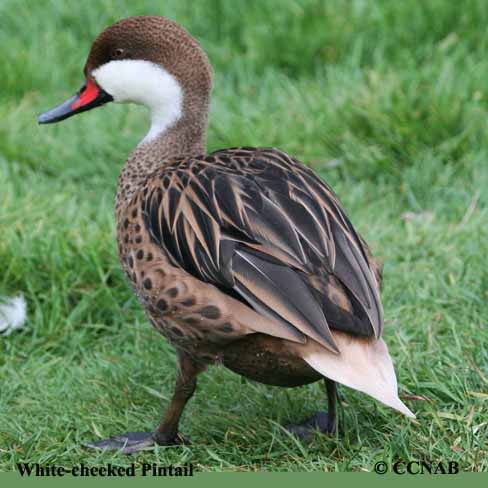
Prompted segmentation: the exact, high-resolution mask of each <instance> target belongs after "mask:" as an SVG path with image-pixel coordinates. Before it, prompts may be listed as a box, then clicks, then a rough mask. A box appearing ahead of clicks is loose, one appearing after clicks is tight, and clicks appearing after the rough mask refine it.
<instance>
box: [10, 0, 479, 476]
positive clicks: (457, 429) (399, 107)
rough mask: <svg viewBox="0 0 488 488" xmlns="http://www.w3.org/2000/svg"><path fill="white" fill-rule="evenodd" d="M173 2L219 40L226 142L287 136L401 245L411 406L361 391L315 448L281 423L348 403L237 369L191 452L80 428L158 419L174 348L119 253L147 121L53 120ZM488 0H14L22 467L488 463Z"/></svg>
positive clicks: (362, 221)
mask: <svg viewBox="0 0 488 488" xmlns="http://www.w3.org/2000/svg"><path fill="white" fill-rule="evenodd" d="M144 13H158V14H163V15H167V16H169V17H171V18H173V19H175V20H177V21H178V22H180V23H181V24H183V25H184V26H185V27H186V28H187V29H188V30H189V31H190V32H192V33H193V34H194V35H195V36H196V37H197V38H198V39H199V40H200V41H201V43H202V44H203V46H204V48H205V49H206V50H207V52H208V53H209V56H210V59H211V61H212V64H213V66H214V70H215V87H214V94H213V105H212V113H211V123H210V130H209V141H208V146H209V149H216V148H219V147H226V146H233V145H274V146H278V147H280V148H282V149H284V150H286V151H288V152H290V153H292V154H294V155H296V156H297V157H299V158H301V159H302V160H303V161H305V162H307V163H309V164H310V165H312V166H313V167H315V168H316V169H317V170H318V171H320V173H321V175H323V177H324V178H325V179H326V180H327V181H328V182H329V183H330V184H332V186H333V187H334V189H335V190H336V192H337V193H338V194H339V196H340V198H341V200H342V202H343V204H344V206H345V207H346V209H348V212H349V214H350V217H351V219H352V221H353V222H354V223H355V225H356V227H357V228H358V229H359V230H360V232H361V233H362V234H363V235H364V237H365V238H366V240H367V241H368V242H369V243H370V244H371V246H372V248H373V250H374V252H375V254H377V255H378V256H380V257H381V258H382V259H383V260H384V262H385V270H384V271H385V281H384V291H383V301H384V308H385V316H386V323H387V327H386V330H385V337H386V341H387V343H388V344H389V347H390V352H391V354H392V356H393V358H394V361H395V365H396V370H397V374H398V379H399V384H400V391H401V395H421V396H423V397H425V398H426V399H427V400H425V401H411V400H406V402H407V404H408V405H409V407H410V408H411V409H412V410H414V411H415V412H416V413H417V416H418V420H417V421H416V422H411V421H409V420H408V419H405V418H403V417H401V416H399V415H397V414H395V413H393V412H392V411H390V410H388V409H386V408H383V407H382V406H380V405H378V404H377V403H375V402H374V401H373V400H371V399H369V398H366V397H365V396H363V395H361V394H359V393H355V392H352V391H350V390H347V389H346V388H342V389H341V393H342V407H341V412H342V413H341V416H342V418H343V422H344V425H345V430H344V432H343V433H341V435H340V436H339V437H337V438H324V437H321V436H317V437H316V438H315V439H314V441H313V442H312V443H311V444H301V443H300V442H298V441H296V440H294V439H293V438H291V437H289V436H287V435H286V434H285V433H284V432H283V430H282V429H281V428H280V424H281V423H284V422H288V421H292V420H300V419H303V418H305V417H306V416H307V415H309V414H311V413H312V412H313V411H315V410H316V409H317V408H319V407H323V406H324V404H325V395H324V393H323V392H322V390H321V388H319V386H318V385H312V386H309V387H304V388H298V389H290V390H285V389H279V388H271V387H265V386H262V385H257V384H253V383H249V382H247V381H245V380H243V379H241V378H240V377H238V376H236V375H234V374H233V373H231V372H229V371H227V370H224V369H222V368H213V369H211V370H210V371H209V372H208V373H207V374H205V375H202V376H201V379H200V382H199V388H198V390H197V394H196V395H195V397H194V399H193V400H192V401H191V403H190V404H189V405H188V407H187V410H186V414H185V417H184V420H183V424H182V430H183V431H184V433H185V434H187V435H189V436H190V437H191V438H192V440H193V445H192V446H191V447H180V448H159V449H157V450H156V451H154V452H149V453H145V454H141V455H138V456H136V457H133V458H132V459H129V458H127V457H125V456H122V455H113V454H96V453H92V452H86V451H83V450H82V449H80V448H79V445H80V443H82V442H83V441H87V440H90V439H95V438H97V437H98V436H100V435H102V436H108V435H111V434H114V433H118V432H121V431H126V430H129V429H132V430H144V429H151V428H153V426H154V425H155V423H156V422H157V420H158V418H159V415H160V412H161V408H162V405H165V404H166V402H167V401H168V398H169V396H170V394H171V391H172V385H173V381H174V353H173V352H172V350H171V348H170V347H169V346H167V345H166V343H165V341H164V340H163V339H162V338H161V337H160V336H159V335H158V334H157V333H156V332H155V331H154V330H153V329H152V328H151V326H150V325H149V324H148V323H147V322H146V321H145V320H144V317H143V314H142V313H141V310H140V308H139V306H138V304H137V303H136V300H135V298H134V297H133V296H132V293H131V291H130V290H129V288H128V286H127V283H126V282H125V280H124V278H123V275H122V273H121V270H120V268H119V265H118V262H117V257H116V248H115V238H114V218H113V198H114V192H115V185H116V178H117V175H118V172H119V170H120V168H121V165H122V164H123V162H124V160H125V158H126V156H127V154H128V153H129V151H130V150H131V148H132V147H133V146H134V145H135V144H136V143H137V141H138V140H139V139H140V138H141V137H142V136H143V134H144V133H145V131H146V129H147V121H146V113H145V112H144V110H143V109H140V108H137V107H128V106H114V105H110V106H107V107H104V108H103V109H101V110H96V111H93V112H90V113H89V114H84V115H81V116H79V117H75V118H73V119H70V120H69V121H66V122H65V123H63V124H59V125H56V126H49V127H45V126H44V127H39V126H37V124H36V121H35V116H36V114H37V113H39V112H41V111H42V110H44V109H46V108H49V107H51V106H52V105H54V104H56V103H58V102H60V101H62V100H64V99H65V98H66V97H67V96H69V95H71V94H72V93H73V92H74V91H75V90H77V89H78V88H79V86H80V85H81V83H82V71H81V70H82V67H83V64H84V61H85V56H86V54H87V52H88V49H89V46H90V43H91V40H92V38H93V37H94V36H95V35H96V34H97V33H98V32H99V31H100V30H101V29H102V28H103V27H105V26H106V25H108V24H110V23H111V22H113V21H115V20H116V19H118V18H120V17H123V16H128V15H134V14H144ZM487 24H488V4H487V2H485V1H484V0H478V1H474V0H473V1H470V0H465V1H463V2H461V3H459V2H448V1H444V0H425V1H423V2H419V1H415V0H411V1H406V0H405V1H401V2H400V1H388V0H383V1H361V0H355V1H353V0H351V1H327V2H326V1H319V0H316V1H314V0H310V1H298V0H297V1H294V0H279V1H278V0H267V1H266V2H263V1H237V0H233V1H232V2H231V1H224V0H222V1H219V0H208V1H203V0H200V1H198V2H193V1H192V2H190V1H187V2H183V1H180V0H165V1H164V2H161V1H159V0H154V1H151V0H147V1H143V0H139V1H137V2H133V1H129V0H120V1H118V0H103V1H97V2H95V1H86V2H79V1H75V0H69V1H54V0H52V1H36V2H34V1H30V0H29V1H28V0H24V1H19V0H2V1H1V2H0V26H1V28H0V44H1V45H2V48H3V49H2V76H0V182H1V186H0V295H13V294H16V293H18V292H21V291H22V292H24V293H25V295H26V298H27V300H28V306H29V323H28V327H27V328H26V329H25V330H23V331H21V332H16V333H14V334H12V335H10V336H9V337H7V338H0V470H5V471H8V470H11V469H14V465H15V463H16V462H19V461H30V462H40V463H56V464H60V465H72V464H74V463H79V462H82V461H83V462H85V463H88V464H96V463H101V462H107V461H112V462H116V463H118V464H120V465H126V464H128V463H130V462H132V461H133V460H136V461H137V462H139V461H141V460H143V459H144V460H146V461H149V462H158V463H161V464H168V463H183V462H190V461H191V462H193V463H194V464H195V465H196V468H197V469H198V470H209V471H220V470H238V471H247V470H269V471H277V470H296V471H305V470H311V471H316V470H324V471H370V470H372V468H373V465H374V462H375V461H378V460H386V461H389V460H392V459H398V458H400V459H424V458H426V459H432V460H444V461H448V460H457V461H459V462H460V466H461V469H463V470H467V471H482V470H487V469H488V455H487V454H488V448H487V438H488V422H487V420H488V409H487V405H488V384H487V383H488V379H487V378H488V327H487V325H488V305H487V303H488V266H487V264H486V262H487V255H488V244H487V243H488V225H487V224H488V192H487V191H486V189H487V187H488V55H487V53H488V34H487V31H486V25H487Z"/></svg>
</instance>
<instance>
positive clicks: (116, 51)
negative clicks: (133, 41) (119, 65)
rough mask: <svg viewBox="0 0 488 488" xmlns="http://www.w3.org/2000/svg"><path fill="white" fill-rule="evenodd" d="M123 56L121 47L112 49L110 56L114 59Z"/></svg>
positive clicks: (123, 52)
mask: <svg viewBox="0 0 488 488" xmlns="http://www.w3.org/2000/svg"><path fill="white" fill-rule="evenodd" d="M124 54H125V51H124V50H123V49H122V48H121V47H118V48H117V49H114V52H113V53H112V56H113V57H114V58H121V57H122V56H123V55H124Z"/></svg>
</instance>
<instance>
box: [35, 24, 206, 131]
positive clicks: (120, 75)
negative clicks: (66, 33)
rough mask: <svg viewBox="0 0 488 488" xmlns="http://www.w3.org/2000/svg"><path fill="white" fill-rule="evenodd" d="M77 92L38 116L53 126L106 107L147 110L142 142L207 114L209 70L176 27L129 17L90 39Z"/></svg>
mask: <svg viewBox="0 0 488 488" xmlns="http://www.w3.org/2000/svg"><path fill="white" fill-rule="evenodd" d="M84 74H85V83H84V84H83V86H82V88H81V89H80V90H79V92H78V93H77V94H76V95H74V96H73V97H71V98H70V99H69V100H66V101H65V102H64V103H62V104H61V105H59V106H57V107H55V108H53V109H51V110H49V111H47V112H44V113H43V114H41V115H40V116H39V117H38V122H39V123H40V124H50V123H54V122H59V121H61V120H64V119H66V118H68V117H71V116H72V115H76V114H78V113H81V112H85V111H87V110H91V109H92V108H95V107H99V106H101V105H103V104H105V103H107V102H112V101H113V102H116V103H117V102H118V103H128V102H132V103H136V104H141V105H145V106H147V107H148V108H149V109H150V111H151V122H152V124H151V130H150V131H149V133H148V135H147V136H146V139H151V138H153V137H155V136H157V135H158V134H159V133H160V132H163V131H164V130H165V129H167V128H169V127H171V126H172V125H174V124H175V123H176V122H177V121H178V120H179V119H182V118H183V116H184V115H187V114H191V115H192V117H193V118H204V119H205V120H204V122H205V123H206V114H207V112H208V103H209V96H210V90H211V69H210V65H209V63H208V60H207V56H206V55H205V53H204V51H203V50H202V49H201V48H200V46H199V45H198V43H197V42H196V41H195V39H193V38H192V37H191V36H190V35H189V34H188V33H187V32H186V31H185V30H184V29H183V28H182V27H180V26H179V25H177V24H176V23H174V22H172V21H171V20H169V19H166V18H164V17H158V16H144V17H129V18H127V19H123V20H121V21H119V22H117V23H115V24H113V25H112V26H110V27H108V28H107V29H105V30H104V31H103V32H102V33H101V34H100V35H99V36H98V37H97V38H96V40H95V42H94V43H93V45H92V48H91V50H90V54H89V55H88V59H87V61H86V64H85V68H84Z"/></svg>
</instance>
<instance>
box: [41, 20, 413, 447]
mask: <svg viewBox="0 0 488 488" xmlns="http://www.w3.org/2000/svg"><path fill="white" fill-rule="evenodd" d="M83 72H84V76H85V82H84V84H83V86H82V87H81V89H80V90H79V91H78V92H77V93H76V94H75V95H74V96H73V97H71V98H69V99H68V100H67V101H65V102H64V103H62V104H60V105H58V106H57V107H55V108H53V109H51V110H48V111H47V112H44V113H42V114H41V115H39V117H38V122H39V123H40V124H49V123H54V122H60V121H62V120H64V119H67V118H68V117H71V116H74V115H76V114H80V113H82V112H85V111H89V110H92V109H94V108H96V107H100V106H102V105H105V104H107V103H109V102H114V103H134V104H139V105H144V106H146V107H147V108H148V109H149V114H150V128H149V131H148V132H147V134H146V135H145V137H144V138H143V139H142V140H141V142H140V143H139V144H138V145H137V146H136V147H135V149H134V150H133V151H132V153H131V154H130V155H129V157H128V159H127V161H126V163H125V165H124V166H123V169H122V171H121V173H120V176H119V179H118V185H117V191H116V197H115V218H116V224H117V225H116V235H117V245H118V254H119V257H120V263H121V267H122V269H123V271H124V273H125V275H126V277H127V279H128V281H129V283H130V286H131V287H132V289H133V291H134V293H135V295H136V296H137V299H138V301H139V302H140V304H141V306H142V308H143V309H144V311H145V314H146V316H147V318H148V320H149V322H150V323H151V324H152V325H153V326H154V327H155V328H156V329H157V331H159V332H160V333H161V334H162V335H163V336H164V338H165V339H166V340H167V341H168V342H169V344H170V345H171V346H173V347H174V349H175V351H176V360H177V368H176V370H177V373H176V384H175V388H174V392H173V396H172V398H171V401H170V402H169V405H168V407H167V409H166V411H165V414H164V415H163V416H162V419H161V421H160V422H159V424H158V425H157V427H156V428H155V429H154V430H153V431H151V432H127V433H124V434H120V435H114V436H112V437H110V438H108V439H103V440H97V441H91V442H87V443H86V444H85V447H87V448H93V449H114V450H122V452H124V453H126V454H131V453H134V452H137V451H139V450H143V449H151V448H153V446H156V445H164V446H168V445H177V444H182V443H186V442H189V441H188V439H187V438H186V437H185V436H184V435H183V434H182V433H180V430H179V424H180V419H181V416H182V413H183V411H184V408H185V406H186V404H187V402H188V401H189V400H190V398H191V397H192V396H193V394H194V392H195V389H196V385H197V377H198V375H199V374H201V373H203V372H204V371H207V370H208V368H209V367H210V366H212V365H221V366H224V367H225V368H227V369H230V370H231V371H233V372H235V373H237V374H239V375H241V376H244V377H245V378H247V379H250V380H252V381H255V382H259V383H263V384H266V385H274V386H280V387H298V386H302V385H306V384H309V383H314V382H319V381H321V382H323V383H324V385H325V390H326V393H327V407H328V410H327V412H324V411H319V412H317V413H316V414H315V415H314V416H313V417H311V418H309V419H307V420H306V421H305V422H303V423H301V424H300V423H298V424H295V425H290V426H287V427H286V428H287V429H288V430H289V431H290V432H291V433H292V434H294V435H297V436H298V437H301V436H303V437H305V436H307V435H309V433H310V432H311V431H317V430H319V431H320V432H322V433H323V434H334V433H335V432H336V425H337V413H336V410H337V384H340V385H344V386H346V387H348V388H352V389H354V390H358V391H360V392H362V393H364V394H366V395H368V396H370V397H372V398H374V399H375V400H377V401H379V402H381V403H382V404H384V405H386V406H388V407H391V408H392V409H395V410H397V411H398V412H400V413H402V414H404V415H406V416H407V417H410V418H415V415H414V414H413V413H412V412H411V410H410V409H409V408H408V407H407V406H406V405H405V404H404V403H403V402H402V401H401V400H400V398H399V396H398V386H397V379H396V375H395V370H394V366H393V362H392V359H391V357H390V355H389V352H388V348H387V346H386V343H385V341H384V340H383V338H382V333H383V329H384V313H383V306H382V302H381V297H380V287H381V282H382V275H381V266H380V265H379V264H378V262H377V260H376V259H375V258H374V257H373V255H372V253H371V251H370V249H369V247H368V245H367V244H366V242H365V241H364V239H363V238H362V237H361V236H360V235H359V234H358V232H357V231H356V230H355V228H354V227H353V225H352V223H351V221H350V220H349V218H348V216H347V214H346V211H345V210H344V208H343V207H342V205H341V203H340V201H339V199H338V197H337V196H336V195H335V193H334V192H333V190H332V189H331V188H330V187H329V185H328V184H327V183H326V182H325V181H324V180H323V179H322V178H320V177H319V176H318V175H317V173H315V172H314V171H313V170H312V169H311V168H310V167H309V166H306V165H305V164H303V163H302V162H300V161H299V160H297V159H296V158H294V157H293V156H291V155H289V154H287V153H286V152H284V151H282V150H280V149H277V148H273V147H249V146H245V145H243V146H241V147H233V148H226V149H220V150H217V151H214V152H211V153H207V152H206V149H205V146H206V138H207V125H208V115H209V107H210V98H211V89H212V69H211V65H210V62H209V60H208V57H207V55H206V53H205V52H204V50H203V49H202V47H201V46H200V44H199V43H198V42H197V40H196V39H194V38H193V37H192V36H191V35H190V34H189V33H188V32H187V31H186V30H185V29H184V28H183V27H181V26H180V25H178V24H177V23H175V22H174V21H172V20H170V19H168V18H165V17H161V16H138V17H129V18H125V19H122V20H120V21H118V22H116V23H115V24H113V25H111V26H109V27H108V28H106V29H105V30H104V31H103V32H102V33H101V34H100V35H99V36H98V37H97V38H96V39H95V41H94V42H93V45H92V47H91V50H90V52H89V54H88V58H87V60H86V63H85V66H84V70H83Z"/></svg>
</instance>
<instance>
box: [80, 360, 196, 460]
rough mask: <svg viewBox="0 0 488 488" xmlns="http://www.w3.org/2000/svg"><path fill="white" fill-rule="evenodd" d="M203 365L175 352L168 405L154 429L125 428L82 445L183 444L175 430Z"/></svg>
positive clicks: (127, 450) (130, 448)
mask: <svg viewBox="0 0 488 488" xmlns="http://www.w3.org/2000/svg"><path fill="white" fill-rule="evenodd" d="M203 369H205V368H204V367H203V366H201V365H198V364H196V363H195V362H194V361H192V360H191V359H190V358H189V357H188V356H187V355H186V354H184V353H181V352H179V353H178V376H177V378H176V386H175V391H174V393H173V398H172V399H171V402H170V404H169V407H168V409H167V411H166V413H165V415H164V416H163V418H162V420H161V422H160V424H159V426H158V427H157V429H156V430H155V431H154V432H127V433H125V434H120V435H116V436H113V437H111V438H110V439H105V440H101V441H95V442H87V443H86V444H84V447H88V448H94V449H103V450H122V452H123V453H124V454H132V453H133V452H137V451H141V450H146V449H148V448H151V447H153V446H154V445H156V444H158V445H160V446H170V445H176V444H187V443H188V440H187V439H186V438H185V437H184V436H183V435H181V434H180V433H179V432H178V424H179V422H180V418H181V415H182V413H183V410H184V408H185V406H186V403H187V402H188V400H189V399H190V398H191V397H192V396H193V393H194V392H195V388H196V385H197V379H196V377H197V375H198V374H199V373H200V372H202V371H203Z"/></svg>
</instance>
